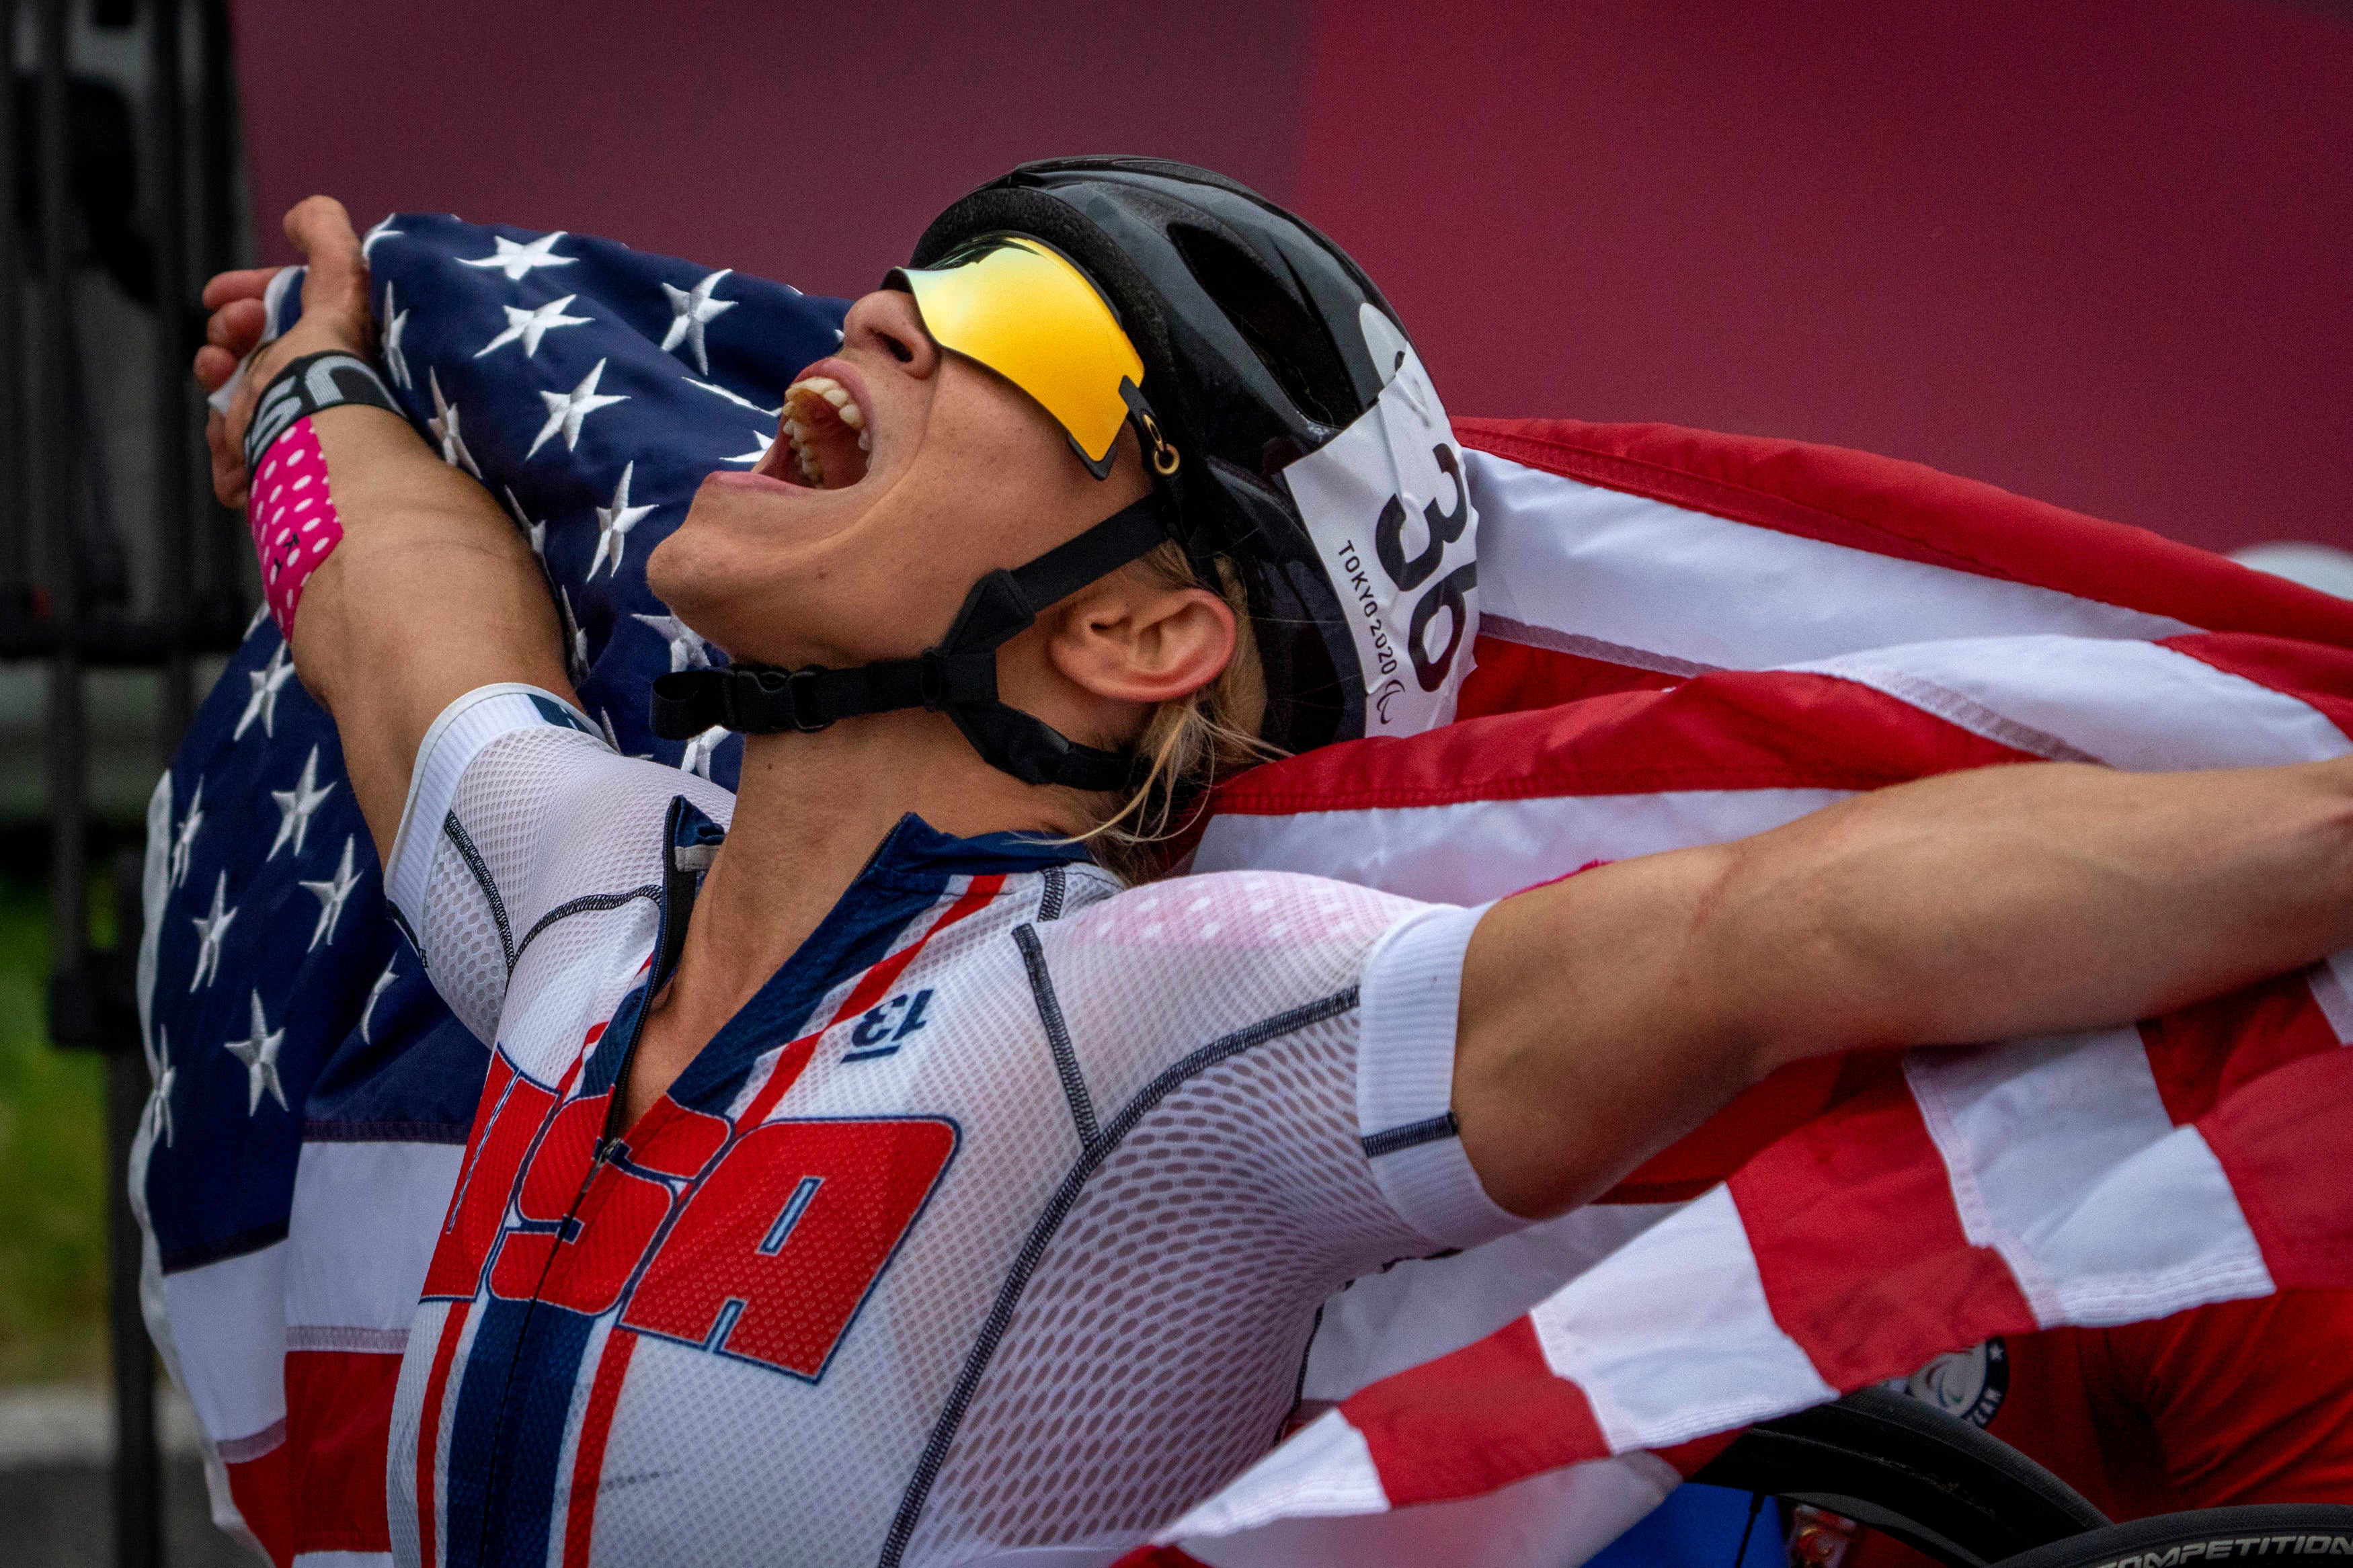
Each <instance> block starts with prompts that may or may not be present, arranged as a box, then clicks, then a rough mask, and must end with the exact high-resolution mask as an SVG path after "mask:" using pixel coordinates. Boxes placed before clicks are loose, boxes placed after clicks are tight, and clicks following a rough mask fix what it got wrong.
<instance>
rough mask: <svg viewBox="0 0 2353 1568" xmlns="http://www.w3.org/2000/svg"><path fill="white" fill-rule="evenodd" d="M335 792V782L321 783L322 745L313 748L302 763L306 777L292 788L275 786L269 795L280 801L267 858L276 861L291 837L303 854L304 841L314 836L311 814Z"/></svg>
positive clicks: (330, 780)
mask: <svg viewBox="0 0 2353 1568" xmlns="http://www.w3.org/2000/svg"><path fill="white" fill-rule="evenodd" d="M334 793H335V781H334V780H332V779H329V780H328V781H327V782H326V783H325V784H323V785H322V784H320V783H319V748H318V747H316V746H313V747H311V755H310V757H309V758H308V759H307V760H306V761H305V762H304V763H302V777H301V779H300V780H299V781H298V782H297V783H296V784H295V785H294V787H293V788H292V789H274V790H271V791H270V792H269V798H270V799H272V800H274V801H276V802H277V803H278V837H276V838H274V839H272V840H271V841H270V845H269V854H267V855H264V856H263V857H262V858H263V859H264V860H275V859H277V858H278V852H279V851H280V849H283V848H285V847H286V846H287V843H288V842H289V841H291V842H292V843H293V846H294V853H295V854H296V855H297V856H298V857H299V856H300V855H301V853H302V840H303V839H304V838H306V837H309V836H310V832H311V813H312V812H314V811H316V810H318V809H319V805H320V803H321V802H322V801H324V800H325V799H326V798H327V797H328V796H329V795H332V794H334Z"/></svg>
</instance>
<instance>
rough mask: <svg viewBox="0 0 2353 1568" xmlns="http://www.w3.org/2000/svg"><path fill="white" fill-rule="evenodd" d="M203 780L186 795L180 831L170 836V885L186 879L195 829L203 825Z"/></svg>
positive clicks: (194, 843)
mask: <svg viewBox="0 0 2353 1568" xmlns="http://www.w3.org/2000/svg"><path fill="white" fill-rule="evenodd" d="M204 820H205V781H204V779H203V778H202V777H201V776H199V777H198V778H197V780H196V792H195V794H194V795H190V796H189V797H188V815H187V816H184V817H182V818H180V831H179V832H177V833H175V834H174V835H173V836H172V859H171V874H172V876H171V885H172V886H173V887H174V888H176V887H178V886H180V885H181V884H182V883H184V882H185V881H186V880H187V879H188V856H189V855H190V854H191V853H192V852H194V850H195V847H196V829H197V828H199V827H201V826H204Z"/></svg>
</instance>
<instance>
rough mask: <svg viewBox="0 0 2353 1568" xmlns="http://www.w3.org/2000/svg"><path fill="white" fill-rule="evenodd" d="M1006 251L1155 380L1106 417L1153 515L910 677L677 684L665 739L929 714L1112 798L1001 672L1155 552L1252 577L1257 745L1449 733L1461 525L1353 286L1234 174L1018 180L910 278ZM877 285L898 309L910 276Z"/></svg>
mask: <svg viewBox="0 0 2353 1568" xmlns="http://www.w3.org/2000/svg"><path fill="white" fill-rule="evenodd" d="M1008 240H1011V241H1015V242H1032V243H1029V244H1027V245H1026V246H1025V248H1026V249H1028V250H1030V251H1036V250H1037V249H1038V242H1042V245H1043V246H1044V247H1048V248H1049V249H1050V251H1051V252H1053V253H1055V254H1058V255H1059V256H1060V257H1061V258H1064V259H1066V260H1067V261H1068V262H1070V263H1071V264H1072V265H1074V266H1075V267H1076V268H1078V269H1079V271H1080V272H1081V273H1082V274H1083V275H1084V277H1085V279H1087V280H1088V281H1089V282H1091V283H1092V285H1093V286H1094V288H1095V289H1097V290H1098V291H1099V292H1100V293H1101V295H1102V297H1103V300H1104V301H1105V302H1106V303H1108V305H1109V306H1110V308H1111V310H1112V312H1113V315H1114V316H1115V318H1116V321H1117V324H1118V327H1119V328H1120V330H1121V331H1124V334H1125V337H1126V339H1127V341H1128V342H1129V343H1131V344H1132V345H1133V346H1134V351H1135V354H1136V357H1137V359H1138V360H1140V361H1141V363H1142V366H1143V382H1142V384H1141V386H1137V385H1135V384H1134V383H1133V382H1129V381H1123V382H1122V384H1121V388H1120V395H1121V396H1122V397H1123V398H1124V401H1125V405H1126V408H1127V411H1128V415H1129V422H1130V423H1132V424H1133V425H1134V426H1135V428H1136V431H1137V434H1138V437H1140V438H1141V440H1142V441H1143V443H1144V450H1145V455H1146V458H1147V465H1146V466H1147V468H1150V469H1151V470H1152V471H1153V473H1154V476H1155V488H1154V492H1153V494H1152V496H1151V497H1150V498H1148V499H1147V500H1145V501H1144V502H1140V503H1138V504H1137V505H1136V506H1134V507H1129V508H1125V509H1123V510H1121V511H1120V512H1118V513H1115V514H1113V516H1112V517H1110V518H1107V519H1105V520H1104V521H1103V522H1102V523H1099V524H1097V525H1096V526H1095V527H1094V528H1092V529H1090V530H1089V531H1087V532H1085V533H1082V534H1081V535H1080V536H1079V537H1078V538H1076V539H1073V540H1071V541H1070V542H1068V543H1066V544H1064V545H1062V546H1061V547H1060V548H1058V549H1056V550H1054V551H1051V552H1048V553H1047V554H1046V555H1044V556H1042V557H1040V558H1039V560H1037V561H1034V562H1031V563H1029V564H1028V565H1027V566H1024V567H1022V568H1020V569H1018V571H1014V572H997V573H992V574H990V575H989V576H988V577H987V578H986V579H984V580H983V581H982V582H981V583H980V584H977V585H976V586H975V588H974V589H973V592H972V595H971V596H970V597H969V598H967V599H966V601H965V607H964V611H963V613H962V615H960V616H959V617H958V619H957V622H956V625H955V627H954V628H953V629H952V630H951V631H950V633H949V635H948V637H946V638H945V639H944V640H943V641H942V642H941V643H940V644H939V645H938V646H936V647H933V648H931V649H929V650H927V651H926V652H925V653H923V655H922V656H920V657H919V658H911V659H897V660H891V661H888V662H886V663H883V664H878V665H870V666H867V667H864V668H861V669H855V670H821V669H814V668H813V669H807V670H801V671H794V672H786V671H781V670H776V669H768V668H760V667H754V666H738V667H736V668H734V669H733V670H729V671H701V670H697V671H689V672H685V673H683V674H681V675H671V676H666V677H664V678H662V679H660V680H659V681H657V682H656V693H657V695H656V699H655V727H656V729H657V730H658V731H660V732H662V733H665V734H679V735H686V734H692V733H697V732H699V731H702V730H703V729H706V728H708V727H709V726H710V725H712V724H713V723H719V724H724V725H726V726H727V727H728V728H730V729H736V730H778V729H788V728H797V729H804V730H807V729H816V728H821V727H823V725H825V724H827V723H830V722H832V721H834V720H835V719H839V718H844V717H849V716H850V715H852V714H855V713H862V712H875V711H881V710H886V709H892V708H903V707H913V706H916V705H918V704H920V705H923V706H925V707H930V708H934V709H939V710H945V711H947V712H948V713H949V714H950V715H951V716H952V717H954V718H955V721H956V722H957V723H958V725H959V726H960V727H961V728H962V729H963V730H964V731H965V735H966V736H967V737H968V738H970V739H971V740H972V741H973V742H974V744H975V745H976V747H977V748H978V749H979V750H980V752H981V753H982V754H983V755H984V756H986V757H987V759H988V760H989V761H990V762H991V763H994V764H996V765H997V766H998V767H1000V768H1003V769H1005V770H1006V771H1007V772H1009V773H1013V774H1015V776H1017V777H1020V778H1023V779H1025V780H1026V781H1028V782H1030V783H1060V784H1073V785H1076V786H1077V787H1080V788H1087V789H1113V788H1118V787H1121V786H1122V785H1123V784H1125V783H1127V782H1129V779H1130V776H1131V768H1132V764H1131V759H1129V758H1127V757H1125V756H1124V755H1120V754H1116V753H1112V752H1103V751H1099V750H1097V749H1095V748H1092V747H1087V746H1082V745H1079V744H1077V743H1075V742H1071V741H1069V740H1068V739H1067V738H1066V737H1063V736H1061V735H1060V734H1057V733H1056V732H1055V731H1053V730H1051V729H1050V728H1049V727H1048V726H1046V725H1045V724H1044V723H1042V722H1040V721H1038V720H1036V719H1034V718H1031V717H1030V716H1029V715H1027V714H1022V713H1018V712H1016V711H1015V710H1011V709H1008V708H1006V707H1005V706H1004V705H1003V704H1001V703H999V702H997V700H996V689H995V688H996V663H995V660H996V649H997V647H998V646H999V645H1001V644H1002V643H1003V642H1004V641H1005V640H1007V639H1008V638H1009V637H1012V636H1013V635H1015V634H1016V633H1018V631H1020V630H1021V629H1022V628H1023V627H1025V626H1028V625H1029V624H1030V621H1031V620H1032V619H1034V617H1035V615H1036V613H1037V611H1039V610H1040V609H1043V608H1044V607H1045V606H1046V605H1049V604H1051V603H1052V602H1054V600H1056V599H1059V598H1060V597H1062V596H1063V595H1067V594H1070V593H1072V592H1075V591H1076V590H1077V589H1079V588H1080V587H1082V586H1084V585H1085V584H1087V583H1090V582H1092V581H1094V580H1095V579H1097V578H1099V577H1101V576H1103V575H1104V574H1107V573H1109V572H1111V571H1113V570H1116V569H1117V568H1118V567H1119V566H1121V565H1123V564H1124V563H1127V562H1129V561H1132V560H1134V559H1135V558H1136V557H1137V556H1139V555H1141V554H1143V553H1145V552H1146V551H1148V550H1149V549H1151V548H1152V547H1153V546H1154V545H1155V544H1157V543H1158V542H1161V541H1162V540H1164V539H1169V538H1173V539H1176V541H1178V542H1180V543H1181V544H1182V545H1183V546H1184V548H1185V551H1186V553H1187V556H1188V557H1189V558H1190V559H1191V560H1192V561H1193V563H1195V568H1196V571H1197V572H1198V573H1200V574H1202V576H1203V580H1204V581H1205V582H1207V583H1211V584H1214V583H1215V582H1216V581H1217V577H1216V575H1215V567H1214V564H1213V563H1214V562H1215V561H1216V560H1217V559H1218V558H1219V557H1222V558H1224V559H1225V560H1226V561H1228V562H1230V563H1233V565H1234V566H1235V567H1237V568H1238V569H1239V570H1240V575H1241V578H1242V581H1243V584H1244V585H1245V586H1246V589H1247V592H1248V594H1249V598H1250V623H1251V629H1252V633H1253V635H1254V636H1255V637H1256V639H1257V646H1258V649H1259V653H1260V656H1261V663H1262V665H1263V667H1264V668H1265V671H1266V678H1267V691H1268V703H1267V710H1266V716H1265V719H1264V721H1263V723H1262V725H1261V738H1262V739H1263V740H1264V741H1266V742H1268V743H1269V744H1270V745H1271V746H1274V747H1276V748H1279V749H1281V750H1282V751H1286V752H1303V751H1307V750H1311V749H1313V748H1314V747H1317V746H1322V745H1326V744H1329V743H1330V742H1335V741H1342V740H1351V739H1355V738H1356V737H1359V736H1362V735H1365V734H1366V733H1368V732H1371V733H1383V734H1400V733H1412V732H1416V731H1420V730H1422V729H1426V728H1429V727H1430V726H1431V725H1433V724H1436V723H1440V722H1443V721H1445V720H1446V719H1447V718H1448V717H1451V710H1452V705H1453V697H1454V692H1455V690H1456V689H1457V688H1458V687H1459V686H1460V684H1461V676H1462V675H1463V674H1464V673H1465V671H1466V670H1467V667H1468V665H1469V662H1470V660H1469V658H1468V645H1469V642H1470V640H1471V636H1472V630H1473V625H1472V617H1473V616H1474V614H1475V611H1474V610H1473V608H1472V605H1473V592H1474V590H1475V587H1476V584H1477V580H1478V579H1477V565H1476V563H1475V560H1474V558H1473V556H1474V550H1475V542H1476V534H1475V528H1476V524H1475V518H1474V516H1473V513H1472V506H1471V501H1470V496H1469V491H1468V489H1467V487H1466V486H1465V484H1464V482H1463V478H1462V471H1461V455H1460V452H1459V450H1458V449H1457V448H1456V447H1455V446H1454V444H1453V440H1452V437H1451V433H1450V432H1449V430H1448V428H1447V426H1446V419H1445V415H1444V412H1443V410H1442V409H1441V408H1440V405H1439V403H1438V399H1437V395H1436V393H1435V392H1434V390H1433V389H1431V388H1430V384H1429V380H1428V377H1427V375H1426V374H1424V373H1423V371H1422V369H1421V366H1420V363H1419V360H1418V358H1417V357H1416V356H1415V354H1414V353H1413V349H1412V345H1411V343H1410V342H1409V340H1408V339H1407V337H1406V334H1405V331H1404V328H1403V327H1402V326H1401V325H1400V324H1399V323H1398V320H1397V316H1396V313H1395V312H1394V311H1393V310H1391V309H1390V308H1389V305H1388V300H1385V299H1383V298H1382V297H1381V293H1380V290H1379V289H1376V288H1375V287H1374V286H1373V284H1372V281H1371V280H1370V279H1367V278H1366V276H1365V274H1364V272H1363V271H1362V270H1361V269H1360V268H1358V267H1357V266H1356V263H1355V262H1353V261H1352V260H1350V259H1349V258H1348V257H1347V255H1346V254H1345V252H1343V251H1342V250H1341V249H1340V247H1338V246H1336V245H1335V244H1334V243H1333V242H1332V241H1331V240H1329V239H1327V238H1325V237H1324V236H1323V235H1322V234H1320V233H1318V232H1317V231H1316V230H1315V229H1314V228H1313V227H1311V226H1309V225H1307V224H1306V223H1304V222H1303V221H1301V220H1300V219H1299V218H1297V217H1295V216H1293V215H1291V214H1289V213H1287V212H1284V211H1283V210H1282V208H1280V207H1278V206H1276V205H1274V204H1273V203H1271V202H1269V201H1268V200H1266V199H1265V198H1264V197H1262V196H1261V195H1257V194H1256V193H1254V192H1252V191H1250V190H1249V189H1248V188H1247V187H1245V186H1243V185H1241V184H1237V183H1236V182H1234V181H1232V180H1229V179H1227V178H1225V177H1224V176H1222V175H1219V174H1211V173H1210V172H1208V170H1205V169H1198V168H1195V167H1192V166H1191V165H1189V164H1184V163H1168V162H1166V161H1163V160H1158V159H1150V158H1110V157H1102V158H1064V159H1052V160H1049V161H1045V162H1041V163H1025V164H1023V165H1021V166H1020V167H1019V168H1018V169H1016V170H1014V171H1013V172H1012V173H1011V174H1007V175H1005V176H1004V177H1003V178H1001V179H997V180H995V181H992V182H991V183H989V184H986V185H983V186H982V187H981V188H980V189H978V190H976V191H974V192H973V193H972V194H971V195H967V196H965V197H964V198H963V199H962V200H960V201H958V202H957V203H955V205H953V206H951V207H949V208H948V209H947V211H945V212H944V213H942V214H941V215H940V216H939V217H938V218H937V219H935V220H934V222H933V223H932V225H931V226H930V227H929V228H928V229H926V230H925V231H924V233H923V237H922V239H920V240H919V241H918V242H917V243H916V246H915V251H914V255H913V258H911V261H910V264H909V265H910V268H911V269H916V270H918V272H919V275H920V276H937V275H938V274H936V273H928V272H922V271H921V269H926V268H934V266H944V267H955V266H958V265H962V264H965V263H966V262H967V261H968V260H969V259H970V258H974V257H975V256H976V255H980V254H985V253H986V252H987V248H988V247H989V246H990V245H991V244H992V243H999V242H1004V241H1008ZM887 282H888V283H889V284H890V285H892V286H898V287H910V284H909V280H908V278H907V275H906V273H904V272H899V271H894V272H893V273H892V277H891V279H888V280H887ZM945 346H948V347H951V348H953V347H954V346H955V345H954V344H953V343H948V344H945ZM1017 379H1018V378H1017ZM1073 445H1074V446H1078V447H1079V455H1080V457H1081V458H1082V460H1089V466H1090V468H1096V469H1097V470H1098V471H1099V472H1107V471H1108V464H1107V462H1106V463H1103V464H1100V465H1098V464H1097V463H1096V462H1094V461H1092V458H1093V457H1094V456H1095V454H1091V453H1089V452H1088V451H1087V450H1086V448H1085V447H1084V446H1082V445H1080V444H1079V443H1078V441H1077V438H1076V437H1075V436H1074V437H1073ZM1433 644H1435V645H1436V646H1434V647H1433V646H1432V645H1433Z"/></svg>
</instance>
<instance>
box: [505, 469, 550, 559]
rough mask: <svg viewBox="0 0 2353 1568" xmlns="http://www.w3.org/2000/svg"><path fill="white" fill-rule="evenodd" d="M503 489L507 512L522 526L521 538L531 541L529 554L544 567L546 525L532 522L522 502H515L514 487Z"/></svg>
mask: <svg viewBox="0 0 2353 1568" xmlns="http://www.w3.org/2000/svg"><path fill="white" fill-rule="evenodd" d="M505 488H506V492H507V510H510V511H512V512H513V513H514V516H515V521H517V522H519V523H521V524H522V531H523V536H524V537H525V538H527V539H529V540H530V541H531V552H532V553H533V555H536V556H538V557H539V563H540V564H541V565H542V566H545V565H546V564H547V524H545V523H543V522H533V521H532V520H531V514H530V513H529V512H527V511H525V510H522V502H521V501H519V500H515V493H514V486H512V485H508V486H507V487H505Z"/></svg>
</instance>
